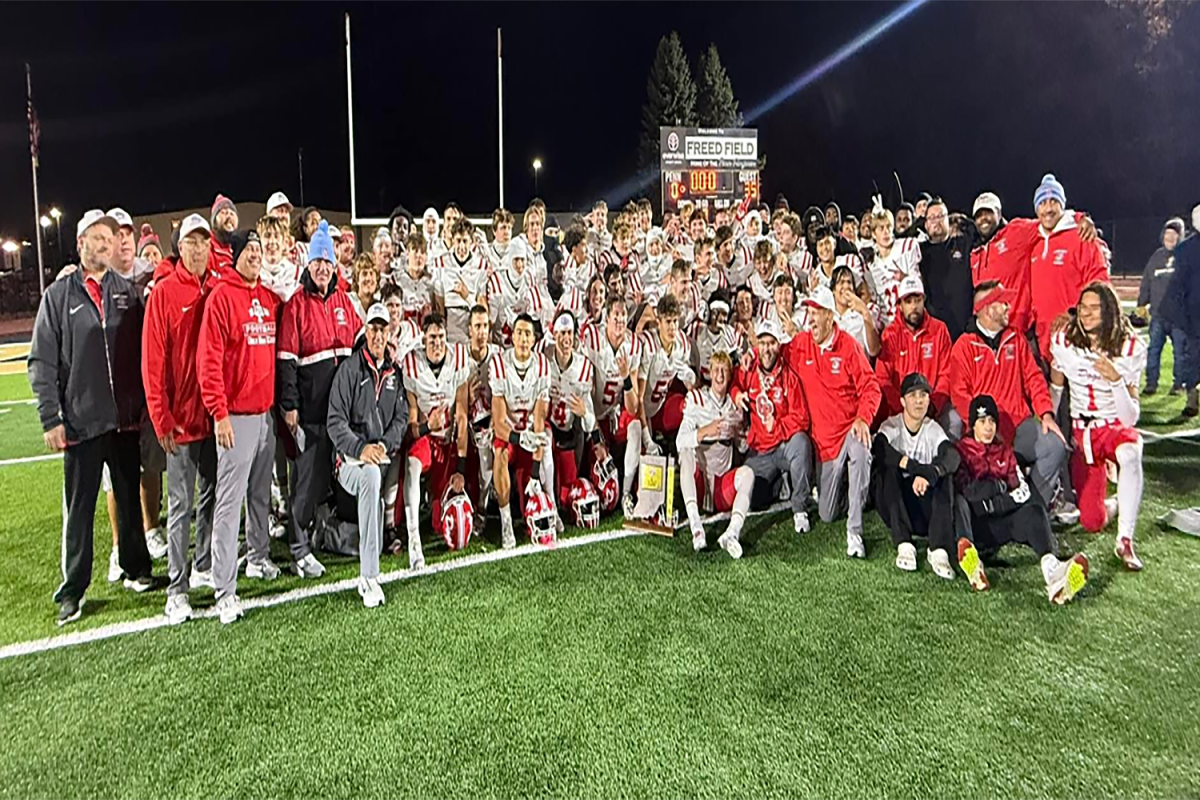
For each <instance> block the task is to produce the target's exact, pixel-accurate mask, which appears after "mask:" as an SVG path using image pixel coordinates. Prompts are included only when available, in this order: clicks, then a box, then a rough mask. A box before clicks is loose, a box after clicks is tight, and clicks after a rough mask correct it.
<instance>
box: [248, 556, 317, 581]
mask: <svg viewBox="0 0 1200 800" xmlns="http://www.w3.org/2000/svg"><path fill="white" fill-rule="evenodd" d="M249 570H250V568H249V567H247V568H246V571H247V572H249ZM292 574H293V575H299V576H300V577H301V578H319V577H321V576H322V575H324V574H325V565H324V564H322V563H321V562H320V561H317V557H316V556H314V555H313V554H312V553H309V554H308V555H306V556H305V557H304V558H302V559H300V560H299V561H297V562H295V563H293V564H292Z"/></svg>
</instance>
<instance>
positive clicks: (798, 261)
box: [785, 244, 816, 285]
mask: <svg viewBox="0 0 1200 800" xmlns="http://www.w3.org/2000/svg"><path fill="white" fill-rule="evenodd" d="M785 255H786V256H787V264H788V269H789V270H791V272H792V277H793V278H795V279H796V283H798V284H801V285H806V282H807V279H808V276H809V274H810V273H811V272H812V271H813V267H814V266H815V265H816V259H815V258H813V254H812V253H810V252H808V248H807V247H805V246H804V245H803V244H797V245H796V249H795V250H793V251H792V252H790V253H785ZM801 278H803V279H804V281H803V282H802V281H801Z"/></svg>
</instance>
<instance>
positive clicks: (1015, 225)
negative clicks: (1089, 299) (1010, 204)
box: [971, 219, 1038, 333]
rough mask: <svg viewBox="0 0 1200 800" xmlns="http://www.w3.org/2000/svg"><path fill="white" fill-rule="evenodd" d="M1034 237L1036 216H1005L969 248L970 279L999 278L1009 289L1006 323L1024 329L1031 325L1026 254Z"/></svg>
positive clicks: (1019, 329) (1030, 248)
mask: <svg viewBox="0 0 1200 800" xmlns="http://www.w3.org/2000/svg"><path fill="white" fill-rule="evenodd" d="M1037 239H1038V222H1037V220H1036V219H1014V220H1009V221H1008V222H1007V223H1005V224H1004V226H1003V227H1002V228H1000V229H999V230H998V231H996V232H995V233H994V234H992V238H991V239H989V240H988V241H987V243H986V244H982V245H980V246H979V247H976V248H975V249H974V250H972V251H971V281H972V282H973V283H974V284H975V285H976V286H978V285H979V284H981V283H983V282H984V281H1000V283H1002V284H1004V288H1005V289H1008V290H1009V291H1010V292H1011V293H1012V297H1013V300H1012V309H1011V310H1010V311H1009V312H1008V324H1009V326H1010V327H1012V329H1013V330H1015V331H1017V332H1019V333H1024V332H1025V331H1027V330H1029V328H1030V327H1032V325H1033V307H1032V305H1031V302H1032V301H1031V299H1030V293H1029V256H1030V254H1031V253H1033V246H1034V244H1035V243H1036V242H1037Z"/></svg>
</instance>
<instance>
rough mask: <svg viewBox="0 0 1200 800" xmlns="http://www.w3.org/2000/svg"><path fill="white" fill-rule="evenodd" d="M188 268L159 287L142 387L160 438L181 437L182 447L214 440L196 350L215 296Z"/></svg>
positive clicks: (147, 327)
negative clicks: (210, 298)
mask: <svg viewBox="0 0 1200 800" xmlns="http://www.w3.org/2000/svg"><path fill="white" fill-rule="evenodd" d="M209 277H211V276H209V275H208V274H207V273H206V274H205V281H204V283H203V285H201V282H200V281H199V280H198V279H197V278H196V276H195V275H193V274H192V273H190V272H188V271H187V269H186V268H185V267H184V266H183V265H182V264H178V265H176V266H175V269H174V271H173V272H171V273H170V274H168V275H167V276H166V277H162V278H158V279H156V281H155V286H154V290H153V291H151V292H150V297H149V299H148V300H147V301H146V319H145V322H144V323H143V325H142V383H143V384H144V385H145V387H146V407H147V409H148V410H149V412H150V422H151V423H152V424H153V425H154V432H155V433H156V434H157V435H158V436H159V437H162V436H166V435H167V434H168V433H174V434H175V441H177V442H178V443H180V444H187V443H188V442H198V441H200V440H202V439H207V438H208V437H209V436H212V419H211V418H210V417H209V416H208V412H207V411H205V410H204V402H203V401H202V400H201V398H200V380H199V378H198V377H197V375H196V349H197V347H198V346H199V341H200V323H201V321H202V319H203V314H204V302H205V300H206V299H207V298H208V295H209V294H210V293H211V292H212V288H213V286H212V281H211V280H208V278H209Z"/></svg>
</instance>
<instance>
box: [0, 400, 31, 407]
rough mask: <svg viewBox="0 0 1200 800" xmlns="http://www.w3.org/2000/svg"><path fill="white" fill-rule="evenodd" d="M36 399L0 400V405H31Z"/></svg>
mask: <svg viewBox="0 0 1200 800" xmlns="http://www.w3.org/2000/svg"><path fill="white" fill-rule="evenodd" d="M35 403H37V400H0V406H31V405H34V404H35Z"/></svg>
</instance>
